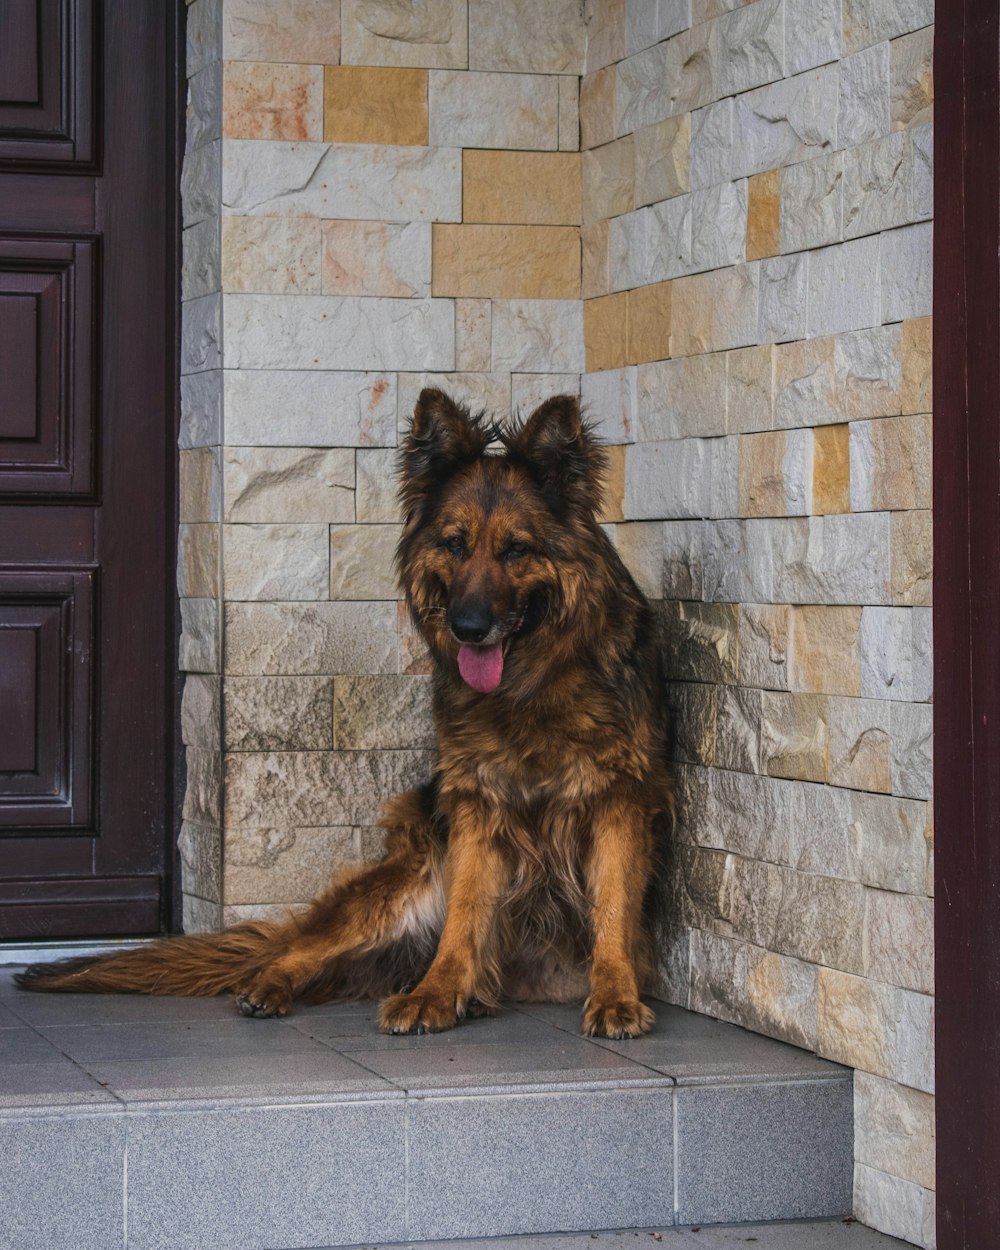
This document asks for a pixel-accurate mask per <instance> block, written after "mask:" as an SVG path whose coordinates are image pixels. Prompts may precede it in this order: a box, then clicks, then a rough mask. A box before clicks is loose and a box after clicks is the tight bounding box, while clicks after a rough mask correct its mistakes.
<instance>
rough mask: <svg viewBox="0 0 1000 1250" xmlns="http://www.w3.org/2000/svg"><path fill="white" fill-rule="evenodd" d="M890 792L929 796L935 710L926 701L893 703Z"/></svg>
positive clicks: (914, 797) (909, 795)
mask: <svg viewBox="0 0 1000 1250" xmlns="http://www.w3.org/2000/svg"><path fill="white" fill-rule="evenodd" d="M891 709H892V792H893V794H901V795H904V796H905V797H906V798H912V799H929V798H930V797H931V793H932V779H933V773H934V769H933V762H934V761H933V754H932V747H933V732H934V714H933V708H932V707H931V705H930V704H929V703H893V704H891Z"/></svg>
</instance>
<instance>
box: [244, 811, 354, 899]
mask: <svg viewBox="0 0 1000 1250" xmlns="http://www.w3.org/2000/svg"><path fill="white" fill-rule="evenodd" d="M357 858H358V847H357V839H356V838H355V834H354V829H353V828H351V827H350V826H341V827H336V828H302V827H301V826H294V825H293V826H288V825H279V826H277V827H274V826H268V827H265V828H259V827H258V828H254V827H249V828H238V829H227V831H226V866H225V883H226V885H225V901H226V904H227V906H228V907H232V906H241V907H242V906H248V905H255V906H259V905H260V904H268V903H272V904H273V903H306V902H311V901H312V899H314V898H315V897H316V896H317V895H318V894H321V893H322V892H323V891H324V890H325V889H327V888H328V886H329V884H330V880H331V878H332V877H333V874H334V873H335V872H336V871H337V870H338V869H340V868H346V867H347V866H348V865H350V864H353V863H355V862H356V861H357Z"/></svg>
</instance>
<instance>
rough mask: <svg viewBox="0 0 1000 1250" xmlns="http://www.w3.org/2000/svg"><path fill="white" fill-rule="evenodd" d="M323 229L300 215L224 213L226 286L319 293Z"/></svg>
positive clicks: (227, 288) (283, 292)
mask: <svg viewBox="0 0 1000 1250" xmlns="http://www.w3.org/2000/svg"><path fill="white" fill-rule="evenodd" d="M322 251H323V244H322V233H321V224H320V222H318V221H310V220H308V219H305V218H301V217H223V218H222V289H223V290H224V291H241V292H248V293H256V294H262V295H269V294H270V295H295V294H297V293H298V294H303V295H319V294H320V291H321V289H322V288H321V285H320V269H321V260H322Z"/></svg>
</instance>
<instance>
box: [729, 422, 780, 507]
mask: <svg viewBox="0 0 1000 1250" xmlns="http://www.w3.org/2000/svg"><path fill="white" fill-rule="evenodd" d="M739 459H740V468H739V473H740V479H739V515H740V516H745V517H778V516H784V515H785V435H784V432H783V431H781V430H776V431H769V432H767V433H764V434H746V435H744V436H743V437H741V438H740V440H739Z"/></svg>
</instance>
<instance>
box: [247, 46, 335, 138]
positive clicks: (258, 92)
mask: <svg viewBox="0 0 1000 1250" xmlns="http://www.w3.org/2000/svg"><path fill="white" fill-rule="evenodd" d="M222 104H223V107H222V133H223V136H224V137H225V138H226V139H291V140H298V141H303V140H305V141H309V140H313V141H315V140H319V139H322V138H323V73H322V69H321V67H320V66H318V65H269V64H265V63H262V62H256V61H226V62H225V63H224V65H223V82H222Z"/></svg>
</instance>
